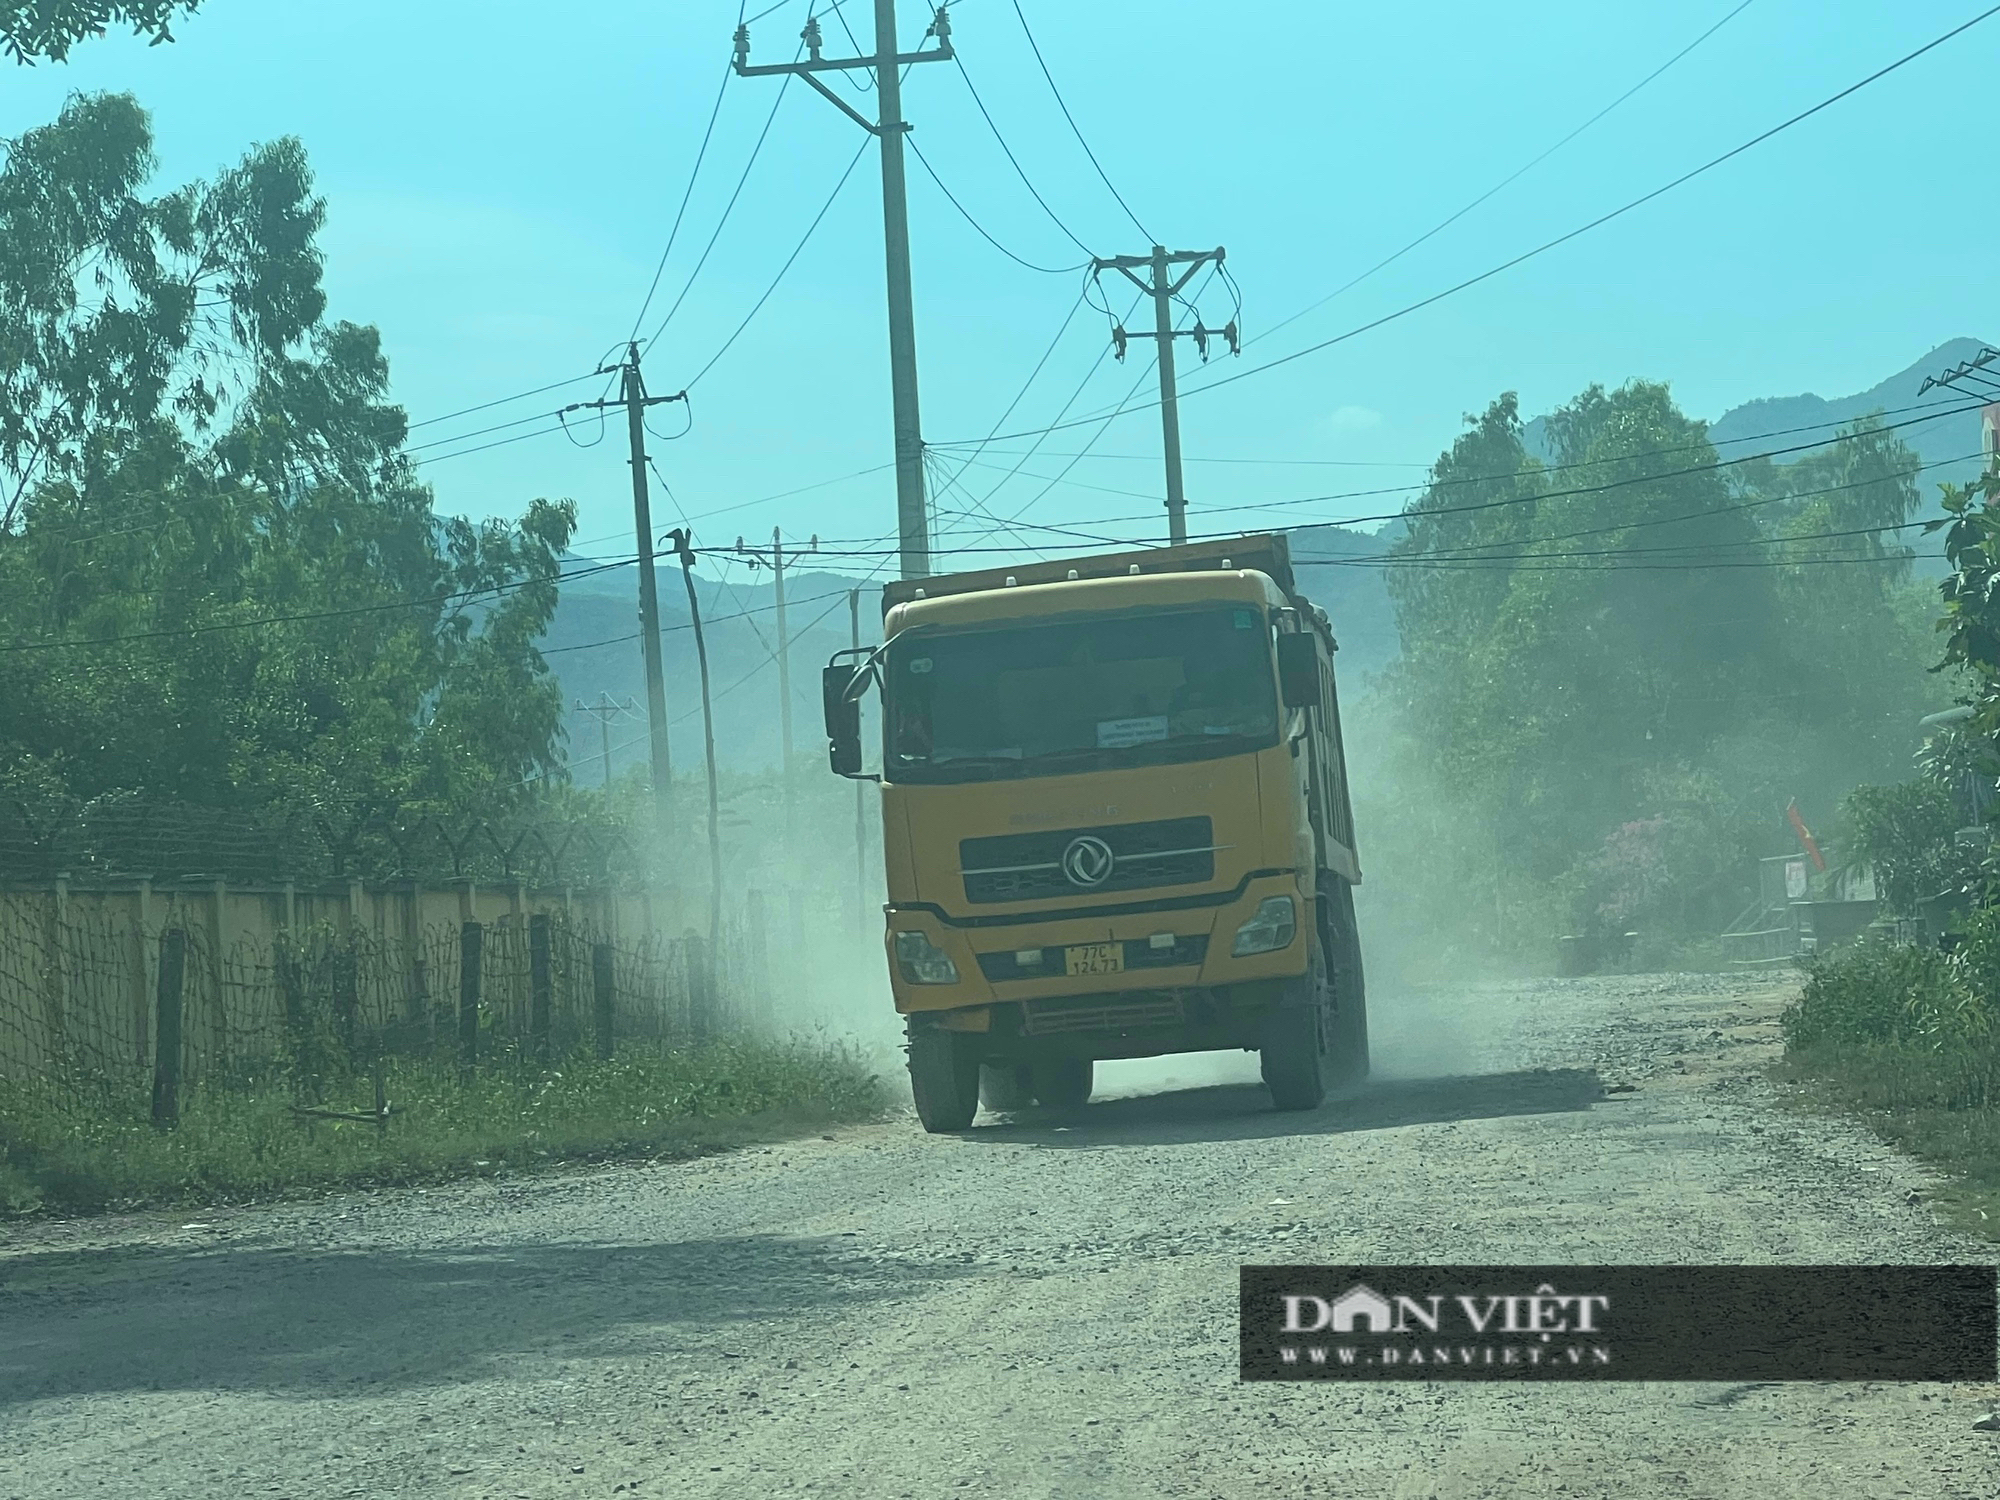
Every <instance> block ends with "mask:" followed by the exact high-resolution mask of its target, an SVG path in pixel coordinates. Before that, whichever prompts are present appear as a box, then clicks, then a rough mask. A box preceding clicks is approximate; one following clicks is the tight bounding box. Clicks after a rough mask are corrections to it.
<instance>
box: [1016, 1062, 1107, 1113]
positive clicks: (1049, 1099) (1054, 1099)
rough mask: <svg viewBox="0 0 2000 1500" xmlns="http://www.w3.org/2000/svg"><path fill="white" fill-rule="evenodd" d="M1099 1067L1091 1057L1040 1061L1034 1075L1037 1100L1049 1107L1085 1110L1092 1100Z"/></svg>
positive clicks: (1033, 1082) (1033, 1084)
mask: <svg viewBox="0 0 2000 1500" xmlns="http://www.w3.org/2000/svg"><path fill="white" fill-rule="evenodd" d="M1095 1073H1096V1068H1095V1066H1094V1065H1093V1064H1092V1062H1091V1060H1090V1059H1089V1058H1087V1057H1061V1058H1057V1059H1056V1060H1055V1061H1054V1062H1047V1063H1037V1064H1036V1065H1035V1068H1034V1071H1033V1074H1032V1075H1031V1078H1032V1083H1031V1086H1032V1087H1033V1089H1034V1091H1035V1100H1036V1102H1037V1103H1039V1104H1041V1105H1042V1106H1043V1107H1044V1108H1047V1109H1081V1108H1083V1106H1084V1105H1086V1104H1088V1103H1089V1102H1090V1090H1091V1086H1092V1084H1093V1083H1094V1082H1095Z"/></svg>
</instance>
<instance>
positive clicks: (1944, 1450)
mask: <svg viewBox="0 0 2000 1500" xmlns="http://www.w3.org/2000/svg"><path fill="white" fill-rule="evenodd" d="M1782 999H1783V995H1782V992H1780V991H1777V990H1774V989H1771V988H1768V987H1763V988H1759V987H1755V986H1753V985H1751V984H1749V983H1747V982H1744V981H1740V980H1735V979H1718V978H1706V977H1692V978H1690V977H1672V978H1642V979H1621V980H1594V981H1572V982H1567V983H1560V984H1546V983H1545V984H1533V985H1514V986H1502V987H1492V988H1483V989H1477V990H1470V991H1466V992H1463V993H1458V994H1451V995H1433V996H1428V997H1420V998H1417V999H1410V1000H1404V1001H1401V1002H1398V1001H1396V1000H1393V999H1391V998H1389V997H1383V998H1380V999H1378V1000H1376V1001H1375V1002H1374V1006H1375V1009H1376V1011H1377V1016H1376V1057H1377V1064H1378V1070H1377V1071H1378V1076H1377V1078H1376V1079H1375V1080H1374V1081H1373V1082H1371V1083H1370V1084H1369V1085H1368V1086H1367V1087H1365V1088H1364V1089H1362V1090H1360V1091H1359V1092H1358V1093H1356V1094H1355V1095H1354V1096H1352V1097H1350V1098H1347V1099H1344V1100H1341V1101H1337V1102H1334V1103H1331V1104H1329V1105H1328V1106H1327V1107H1326V1108H1324V1109H1323V1110H1321V1111H1319V1112H1318V1113H1316V1114H1313V1115H1309V1116H1303V1117H1302V1116H1295V1115H1293V1116H1287V1115H1277V1114H1273V1113H1272V1112H1271V1111H1270V1109H1269V1106H1268V1103H1267V1102H1266V1101H1265V1100H1264V1098H1263V1096H1262V1095H1261V1093H1260V1092H1259V1091H1258V1090H1257V1089H1255V1088H1254V1087H1251V1086H1250V1085H1249V1083H1248V1082H1245V1083H1238V1084H1223V1085H1211V1086H1209V1087H1205V1088H1199V1089H1192V1090H1189V1089H1182V1090H1178V1091H1174V1092H1168V1093H1164V1094H1161V1093H1154V1094H1150V1095H1146V1096H1142V1097H1127V1098H1116V1099H1111V1100H1108V1101H1106V1100H1102V1099H1100V1102H1098V1103H1095V1104H1093V1105H1092V1106H1091V1107H1090V1108H1089V1110H1087V1111H1086V1112H1085V1113H1083V1114H1082V1115H1080V1116H1077V1117H1073V1118H1071V1119H1068V1120H1063V1121H1056V1120H1034V1119H1026V1118H1024V1119H1022V1120H1020V1121H1016V1122H1014V1123H1011V1124H1009V1123H1000V1124H991V1123H982V1126H981V1128H978V1129H975V1130H974V1131H973V1132H971V1133H970V1135H968V1136H965V1137H957V1138H930V1137H925V1136H923V1135H921V1134H920V1133H919V1132H918V1131H917V1129H916V1127H915V1125H914V1123H913V1122H911V1121H907V1120H905V1121H899V1122H895V1123H891V1124H887V1125H882V1126H871V1127H867V1128H863V1129H856V1130H849V1131H846V1132H843V1133H841V1134H839V1135H838V1136H837V1137H835V1138H831V1139H814V1140H810V1141H804V1142H799V1143H797V1144H795V1145H793V1146H790V1147H782V1148H778V1149H775V1150H771V1151H768V1152H749V1153H744V1154H740V1155H734V1156H724V1157H715V1158H710V1159H708V1160H705V1161H700V1162H696V1163H693V1164H682V1165H673V1166H665V1165H663V1166H657V1167H629V1168H615V1169H604V1170H598V1171H593V1172H589V1173H586V1174H581V1175H575V1176H564V1177H555V1178H543V1179H540V1180H535V1181H526V1180H523V1181H520V1182H517V1183H511V1184H510V1183H506V1182H502V1183H498V1184H495V1183H492V1182H482V1183H476V1184H468V1185H465V1186H463V1187H457V1188H452V1189H449V1190H440V1191H432V1192H429V1193H414V1192H394V1193H389V1192H385V1193H379V1194H369V1195H357V1196H349V1197H344V1198H340V1199H335V1200H330V1201H327V1202H323V1203H318V1204H311V1205H288V1206H279V1207H273V1208H264V1209H247V1210H233V1211H226V1212H217V1213H214V1214H192V1213H186V1212H182V1213H179V1214H177V1215H174V1216H172V1217H164V1218H163V1217H152V1218H146V1219H139V1220H129V1219H128V1220H124V1221H119V1222H98V1223H95V1224H86V1225H81V1226H60V1225H45V1226H36V1227H34V1228H33V1229H31V1230H29V1231H27V1232H25V1233H21V1232H16V1233H15V1234H13V1235H12V1237H11V1238H10V1239H9V1240H8V1241H7V1243H6V1246H5V1248H4V1250H0V1278H4V1279H0V1496H17V1497H21V1500H57V1497H67V1496H92V1497H107V1496H110V1497H116V1496H144V1497H147V1500H178V1497H204V1500H205V1497H213V1496H230V1497H237V1496H241V1497H259V1496H296V1497H300V1500H306V1497H312V1500H322V1497H338V1496H371V1497H372V1496H411V1497H415V1496H424V1497H438V1496H452V1497H457V1496H495V1497H509V1496H532V1497H537V1500H539V1497H543V1496H565V1497H568V1496H610V1495H620V1494H636V1495H638V1496H642V1497H644V1496H664V1495H713V1496H755V1495H765V1494H780V1495H783V1494H802V1495H824V1496H847V1495H867V1496H877V1495H880V1496H911V1497H928V1496H938V1495H957V1494H960V1493H967V1494H989V1495H1000V1496H1009V1497H1012V1496H1063V1497H1071V1496H1074V1497H1123V1496H1134V1497H1137V1496H1147V1497H1152V1496H1162V1495H1169V1496H1222V1497H1236V1496H1250V1495H1284V1496H1292V1495H1313V1496H1320V1495H1324V1496H1395V1497H1403V1500H1421V1497H1432V1496H1435V1497H1443V1500H1456V1497H1461V1496H1495V1497H1498V1496H1507V1497H1516V1496H1542V1495H1569V1496H1595V1495H1606V1494H1617V1495H1619V1496H1620V1497H1621V1500H1642V1497H1653V1496H1673V1497H1676V1500H1683V1497H1690V1496H1697V1497H1707V1496H1713V1497H1717V1500H1724V1497H1726V1500H1739V1497H1745V1496H1753V1495H1754V1496H1758V1497H1763V1500H1781V1497H1793V1496H1811V1497H1813V1500H1826V1497H1829V1496H1849V1495H1853V1496H1861V1495H1866V1496H1870V1497H1880V1496H1892V1495H1912V1496H1926V1497H1930V1496H1949V1497H1957V1496H1967V1497H1972V1496H1977V1497H1979V1500H1990V1497H1992V1496H1993V1495H1994V1494H1995V1493H1996V1491H2000V1447H1997V1446H1996V1445H2000V1437H1996V1436H1995V1435H1994V1434H1990V1433H1983V1432H1976V1431H1974V1430H1972V1423H1973V1422H1974V1420H1975V1419H1976V1418H1977V1417H1978V1416H1979V1415H1980V1414H1981V1413H1983V1412H1984V1411H1985V1410H1987V1409H1988V1407H1989V1406H1990V1405H1991V1403H1992V1400H1993V1398H1994V1396H1995V1395H1996V1392H1994V1391H1993V1390H1991V1389H1969V1388H1948V1387H1931V1386H1906V1387H1896V1386H1797V1387H1790V1386H1762V1387H1741V1386H1737V1387H1725V1386H1719V1385H1645V1386H1597V1387H1590V1388H1577V1387H1567V1388H1556V1387H1552V1386H1549V1385H1546V1384H1543V1385H1536V1386H1532V1387H1528V1388H1513V1387H1508V1388H1502V1387H1498V1386H1485V1385H1477V1384H1455V1385H1445V1386H1424V1385H1394V1386H1388V1385H1382V1386H1372V1387H1366V1388H1357V1387H1353V1386H1333V1385H1315V1384H1306V1385H1290V1386H1268V1385H1253V1386H1242V1385H1239V1384H1238V1383H1237V1381H1236V1376H1235V1360H1236V1348H1235V1336H1236V1329H1235V1300H1234V1299H1235V1295H1236V1268H1237V1266H1238V1265H1239V1264H1241V1263H1242V1262H1245V1261H1291V1262H1296V1261H1327V1262H1337V1263H1370V1262H1396V1261H1460V1262H1483V1261H1521V1262H1538V1261H1571V1260H1574V1261H1579V1262H1592V1261H1626V1260H1631V1261H1652V1260H1679V1261H1704V1260H1715V1261H1759V1260H1775V1261H1819V1260H1829V1261H1929V1260H1954V1259H1956V1260H1967V1259H1972V1260H1987V1259H1990V1258H1991V1257H1992V1255H1993V1248H1992V1247H1991V1246H1988V1245H1982V1244H1978V1243H1975V1242H1970V1241H1966V1240H1962V1239H1957V1238H1954V1237H1953V1236H1951V1235H1950V1234H1948V1233H1947V1232H1946V1231H1944V1230H1942V1229H1940V1228H1939V1227H1938V1225H1937V1224H1936V1223H1935V1221H1934V1217H1933V1214H1932V1212H1931V1210H1930V1209H1929V1208H1928V1207H1927V1206H1926V1205H1925V1204H1924V1202H1923V1201H1922V1193H1923V1191H1924V1189H1925V1188H1926V1186H1927V1182H1926V1179H1925V1178H1924V1176H1923V1174H1922V1173H1921V1172H1920V1171H1919V1170H1917V1169H1916V1168H1914V1167H1913V1166H1911V1165H1910V1164H1909V1163H1907V1162H1904V1161H1902V1160H1900V1159H1898V1158H1896V1157H1895V1156H1893V1155H1892V1154H1890V1153H1889V1152H1887V1151H1886V1150H1884V1149H1883V1148H1881V1147H1880V1146H1878V1145H1876V1144H1875V1143H1874V1142H1873V1141H1872V1140H1871V1139H1869V1138H1868V1137H1867V1136H1866V1135H1865V1134H1864V1133H1863V1132H1862V1131H1860V1130H1858V1129H1854V1128H1849V1127H1847V1126H1845V1125H1841V1124H1838V1123H1832V1122H1826V1121H1822V1120H1818V1119H1815V1118H1811V1117H1809V1116H1805V1115H1802V1114H1798V1113H1795V1112H1792V1111H1789V1110H1787V1109H1785V1108H1783V1107H1781V1106H1779V1105H1778V1104H1777V1103H1776V1102H1775V1101H1774V1100H1773V1097H1772V1093H1771V1090H1770V1089H1769V1087H1768V1086H1767V1085H1766V1084H1765V1083H1764V1082H1763V1081H1762V1076H1761V1073H1760V1068H1761V1066H1762V1064H1763V1063H1764V1062H1765V1061H1767V1060H1768V1059H1769V1058H1770V1056H1772V1055H1773V1053H1774V1051H1775V1028H1774V1027H1773V1025H1772V1021H1773V1019H1774V1017H1775V1015H1776V1012H1777V1008H1778V1006H1779V1004H1780V1003H1781V1001H1782ZM1227 1065H1228V1066H1229V1067H1231V1068H1233V1069H1234V1070H1235V1074H1234V1076H1236V1077H1238V1078H1241V1079H1244V1080H1254V1078H1255V1070H1254V1063H1252V1062H1251V1061H1250V1060H1248V1059H1234V1060H1230V1061H1229V1062H1228V1064H1227ZM1201 1066H1202V1064H1201V1063H1199V1062H1196V1063H1177V1064H1174V1065H1171V1066H1165V1067H1163V1068H1155V1070H1154V1072H1153V1074H1152V1082H1151V1084H1148V1082H1147V1079H1146V1076H1145V1075H1144V1074H1142V1073H1135V1072H1134V1070H1131V1069H1128V1070H1127V1075H1128V1076H1127V1078H1126V1083H1127V1085H1128V1086H1136V1087H1142V1088H1143V1087H1152V1086H1158V1085H1159V1084H1161V1083H1163V1082H1165V1083H1171V1082H1173V1081H1174V1079H1175V1077H1176V1076H1178V1077H1180V1078H1181V1079H1182V1080H1183V1081H1185V1080H1187V1079H1191V1078H1194V1077H1198V1076H1200V1075H1199V1072H1198V1070H1199V1068H1200V1067H1201ZM1106 1082H1107V1084H1109V1085H1110V1086H1112V1087H1113V1088H1115V1087H1117V1085H1118V1077H1117V1075H1116V1074H1115V1073H1109V1072H1107V1076H1106ZM1607 1085H1610V1086H1618V1085H1636V1088H1634V1089H1632V1090H1631V1091H1629V1092H1627V1091H1624V1090H1623V1089H1619V1090H1618V1091H1616V1092H1609V1093H1607V1092H1606V1087H1607Z"/></svg>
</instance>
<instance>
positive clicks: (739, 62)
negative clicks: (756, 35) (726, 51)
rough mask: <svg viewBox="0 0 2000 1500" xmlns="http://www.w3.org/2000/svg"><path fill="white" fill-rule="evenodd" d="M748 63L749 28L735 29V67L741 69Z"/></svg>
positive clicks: (740, 27)
mask: <svg viewBox="0 0 2000 1500" xmlns="http://www.w3.org/2000/svg"><path fill="white" fill-rule="evenodd" d="M749 61H750V28H749V27H748V26H739V27H737V28H736V66H737V67H739V68H740V67H743V66H745V65H746V64H747V63H748V62H749Z"/></svg>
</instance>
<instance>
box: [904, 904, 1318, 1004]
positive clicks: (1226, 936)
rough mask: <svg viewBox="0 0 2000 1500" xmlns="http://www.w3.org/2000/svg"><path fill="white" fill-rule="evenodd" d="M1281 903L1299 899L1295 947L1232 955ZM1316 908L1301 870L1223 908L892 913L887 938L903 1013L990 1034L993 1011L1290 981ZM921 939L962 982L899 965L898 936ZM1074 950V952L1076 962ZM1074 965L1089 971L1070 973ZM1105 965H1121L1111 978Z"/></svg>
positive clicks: (1301, 960)
mask: <svg viewBox="0 0 2000 1500" xmlns="http://www.w3.org/2000/svg"><path fill="white" fill-rule="evenodd" d="M1273 896H1287V897H1290V898H1291V900H1292V902H1293V906H1294V913H1295V921H1294V926H1293V932H1292V936H1291V940H1290V941H1289V942H1288V943H1286V944H1285V945H1284V946H1283V947H1280V948H1277V949H1275V950H1273V951H1270V952H1265V953H1256V954H1251V955H1248V956H1246V957H1242V958H1238V957H1235V956H1234V955H1233V953H1232V952H1231V949H1232V946H1233V945H1234V943H1235V940H1236V934H1237V931H1238V929H1239V928H1241V927H1242V926H1243V924H1244V923H1245V922H1248V921H1249V920H1250V918H1251V916H1252V915H1253V914H1254V913H1255V912H1256V911H1257V909H1258V906H1259V905H1260V904H1261V903H1262V902H1263V901H1264V900H1266V899H1267V898H1269V897H1273ZM1311 914H1312V901H1311V897H1310V895H1309V893H1307V892H1306V891H1304V890H1302V889H1301V888H1300V884H1299V880H1298V877H1297V874H1296V872H1294V871H1275V872H1270V873H1267V874H1260V875H1255V876H1252V877H1251V878H1250V879H1249V880H1248V881H1246V882H1245V884H1244V886H1243V888H1242V889H1241V890H1240V891H1239V892H1236V893H1233V894H1232V896H1231V897H1230V899H1229V900H1228V901H1227V902H1226V903H1225V904H1222V905H1219V906H1201V907H1192V906H1186V905H1179V904H1171V905H1162V906H1161V907H1156V908H1153V909H1150V910H1142V911H1129V910H1128V911H1125V912H1123V913H1121V914H1119V915H1113V916H1079V917H1070V918H1064V919H1062V920H1058V921H1037V920H1032V919H1028V920H1022V921H1018V922H1012V921H1010V922H1008V923H1005V924H999V923H994V924H990V925H956V924H953V923H951V922H948V921H946V920H944V919H943V918H942V917H940V916H939V915H938V913H937V912H936V911H935V910H933V909H931V908H928V907H895V906H891V907H890V908H889V909H888V930H887V933H886V934H885V938H884V942H885V946H886V950H887V957H888V961H889V980H890V986H891V988H892V990H893V991H894V993H895V999H896V1009H897V1010H898V1011H900V1012H902V1013H903V1014H905V1015H910V1014H914V1013H925V1012H929V1013H946V1012H949V1013H952V1014H950V1015H945V1014H938V1016H937V1020H938V1021H939V1023H940V1024H943V1025H947V1026H951V1027H953V1028H954V1029H959V1030H967V1031H985V1030H988V1029H989V1028H990V1026H991V1025H992V1019H991V1016H990V1014H987V1013H985V1012H988V1011H989V1010H990V1008H991V1007H993V1006H994V1005H996V1004H1012V1003H1016V1002H1019V1003H1023V1004H1025V1005H1026V1006H1027V1008H1028V1009H1029V1010H1030V1011H1033V1010H1037V1009H1043V1008H1044V1007H1040V1006H1037V1005H1035V1004H1034V1002H1052V1001H1057V1000H1061V1001H1066V1002H1072V1003H1074V1002H1076V1001H1078V1000H1080V999H1081V998H1083V997H1093V996H1102V997H1106V998H1110V997H1115V996H1118V995H1121V994H1127V995H1129V994H1132V993H1133V992H1139V991H1160V992H1168V991H1197V990H1205V991H1216V990H1222V989H1226V988H1228V987H1231V986H1237V985H1244V984H1253V983H1255V984H1260V985H1261V983H1262V982H1264V981H1279V982H1281V981H1283V980H1286V979H1291V978H1296V977H1297V976H1299V975H1301V974H1303V973H1305V972H1306V969H1307V966H1308V964H1309V963H1310V962H1311V943H1312V915H1311ZM898 933H921V934H922V935H923V937H924V938H925V939H926V940H927V941H928V942H929V943H930V944H931V945H932V946H933V947H934V948H936V949H937V950H939V951H940V952H942V953H943V954H944V955H946V956H947V957H949V958H950V959H951V962H952V967H953V968H954V969H955V970H956V971H957V974H958V978H957V980H956V982H953V983H946V984H920V983H916V982H914V980H913V976H912V974H911V973H910V972H909V971H907V970H906V969H905V967H904V966H903V965H902V964H901V963H899V962H898V959H897V955H896V935H897V934H898ZM1071 955H1077V957H1076V959H1075V960H1072V958H1071ZM1073 963H1074V964H1076V965H1079V966H1081V967H1083V968H1084V969H1085V970H1086V972H1072V966H1073ZM1108 963H1116V964H1117V967H1116V968H1115V969H1114V970H1112V971H1110V972H1106V971H1105V970H1106V968H1107V966H1108Z"/></svg>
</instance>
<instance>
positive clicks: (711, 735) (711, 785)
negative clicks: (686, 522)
mask: <svg viewBox="0 0 2000 1500" xmlns="http://www.w3.org/2000/svg"><path fill="white" fill-rule="evenodd" d="M667 536H668V537H669V538H670V539H671V540H672V542H673V544H674V551H675V552H677V553H679V554H680V559H681V580H682V582H684V583H685V584H686V585H687V596H688V618H689V619H690V620H692V621H693V622H694V654H695V660H696V661H697V662H699V663H700V665H701V735H702V744H703V747H704V748H705V749H706V750H707V752H708V942H709V951H710V953H711V955H713V953H714V952H715V951H716V950H717V948H718V945H720V943H721V942H722V797H721V794H720V793H719V792H718V791H717V789H716V783H715V712H714V708H713V705H712V702H711V700H710V698H709V693H708V642H707V641H706V640H705V639H704V638H703V636H702V631H701V604H700V602H699V601H698V600H696V598H695V596H694V545H693V538H692V536H691V534H690V533H689V531H688V529H687V528H686V527H685V526H680V527H676V528H675V529H674V530H672V531H670V532H668V533H667Z"/></svg>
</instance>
